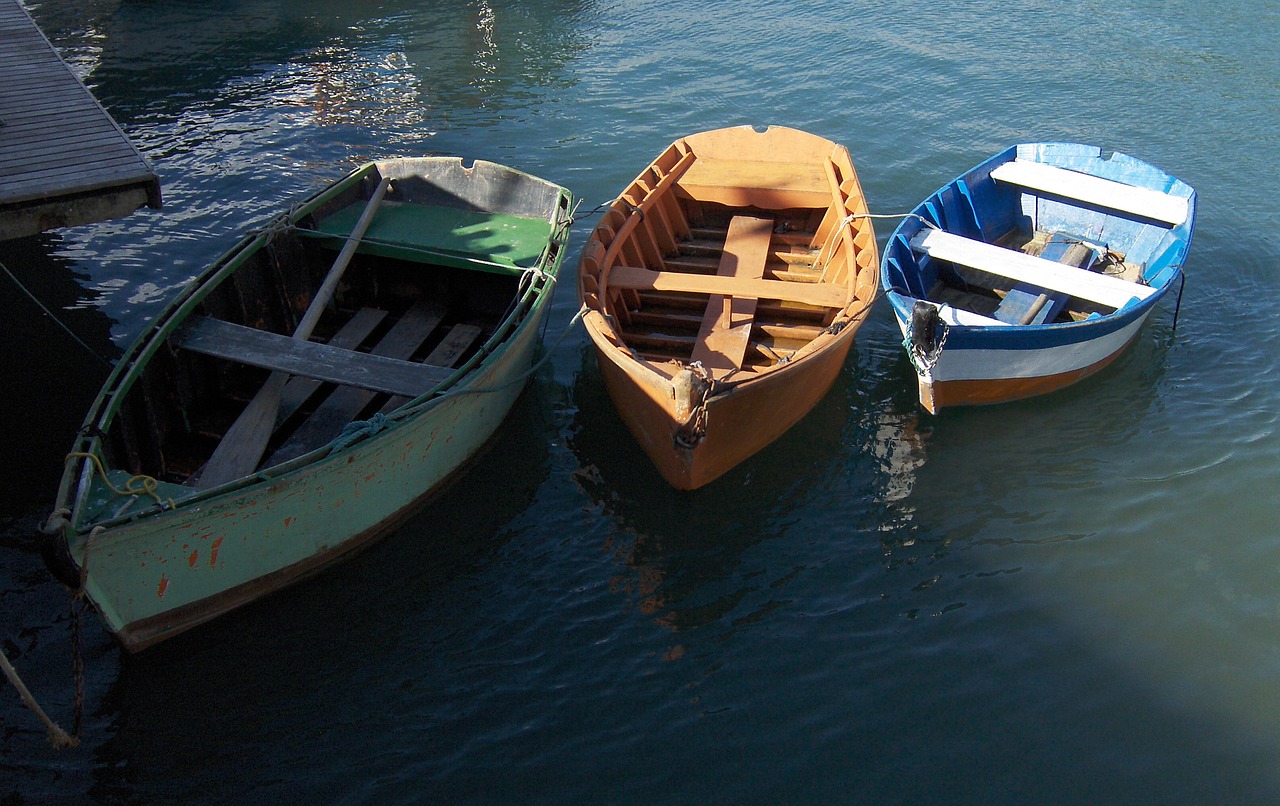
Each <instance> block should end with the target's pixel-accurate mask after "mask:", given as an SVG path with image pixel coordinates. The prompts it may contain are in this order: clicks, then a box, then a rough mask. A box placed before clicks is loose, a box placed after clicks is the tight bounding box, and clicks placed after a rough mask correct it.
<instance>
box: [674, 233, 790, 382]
mask: <svg viewBox="0 0 1280 806" xmlns="http://www.w3.org/2000/svg"><path fill="white" fill-rule="evenodd" d="M772 239H773V220H772V219H769V218H754V217H751V216H734V217H733V219H732V220H731V221H730V222H729V231H728V233H727V234H726V236H725V244H724V252H723V253H722V254H721V256H720V265H719V268H718V269H717V271H716V275H717V276H719V277H733V278H735V279H746V280H759V279H761V278H762V277H763V276H764V265H765V262H766V261H767V260H768V257H769V244H770V243H771V241H772ZM758 301H759V298H758V297H754V296H749V295H742V294H733V295H728V294H712V295H711V298H710V299H709V300H708V301H707V308H706V312H705V313H704V314H703V318H702V326H701V328H700V329H699V331H698V338H697V341H696V342H695V343H694V347H693V356H692V358H693V360H694V361H700V362H702V366H703V367H704V368H705V369H708V370H710V371H711V373H712V375H713V376H715V375H720V374H724V373H726V372H731V371H733V370H736V369H741V368H742V360H743V358H744V357H745V356H746V352H747V343H748V342H749V341H750V338H751V325H752V323H753V322H754V321H755V313H756V304H757V302H758Z"/></svg>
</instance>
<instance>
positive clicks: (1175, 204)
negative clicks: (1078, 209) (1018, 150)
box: [991, 160, 1189, 226]
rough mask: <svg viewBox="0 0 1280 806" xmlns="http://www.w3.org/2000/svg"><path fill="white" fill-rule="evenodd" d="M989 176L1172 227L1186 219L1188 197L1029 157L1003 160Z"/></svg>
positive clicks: (998, 180) (999, 180)
mask: <svg viewBox="0 0 1280 806" xmlns="http://www.w3.org/2000/svg"><path fill="white" fill-rule="evenodd" d="M991 178H992V179H994V180H996V181H997V182H1005V183H1008V184H1011V185H1018V186H1019V187H1025V188H1030V189H1032V190H1039V191H1043V192H1045V193H1050V194H1053V195H1054V196H1062V197H1063V198H1067V199H1075V200H1077V201H1082V202H1085V203H1087V204H1093V205H1097V206H1099V207H1106V208H1107V209H1109V210H1116V211H1118V212H1122V213H1131V214H1133V215H1137V216H1141V217H1143V218H1150V219H1153V220H1155V221H1163V222H1165V223H1167V224H1173V225H1174V226H1177V225H1179V224H1182V223H1183V222H1185V221H1186V220H1187V214H1188V212H1189V208H1188V203H1187V199H1186V198H1185V197H1183V196H1173V195H1170V194H1168V193H1162V192H1160V191H1158V190H1151V189H1150V188H1142V187H1136V186H1134V185H1127V184H1125V183H1124V182H1116V181H1115V180H1112V179H1103V178H1102V177H1100V176H1093V175H1091V174H1085V173H1080V172H1079V171H1070V170H1067V169H1066V168H1059V167H1057V166H1055V165H1046V164H1044V163H1042V162H1034V161H1031V160H1012V161H1010V162H1006V163H1004V164H1002V165H1000V166H998V167H997V168H996V169H995V170H994V171H992V172H991Z"/></svg>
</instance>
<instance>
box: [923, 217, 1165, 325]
mask: <svg viewBox="0 0 1280 806" xmlns="http://www.w3.org/2000/svg"><path fill="white" fill-rule="evenodd" d="M911 248H912V249H914V250H915V251H917V252H923V253H924V254H926V255H928V256H929V257H931V258H936V259H938V260H946V261H949V262H951V263H958V264H960V265H962V266H968V267H970V268H974V269H979V270H981V271H985V272H990V273H992V274H998V275H1000V276H1001V277H1008V278H1010V279H1012V280H1016V281H1018V282H1021V283H1030V284H1033V285H1037V286H1040V287H1041V288H1047V289H1050V290H1052V291H1061V292H1062V293H1064V294H1070V295H1071V296H1073V297H1078V298H1080V299H1087V300H1091V301H1093V302H1097V303H1099V304H1101V305H1108V306H1110V307H1112V308H1121V307H1123V306H1124V305H1125V303H1127V302H1128V301H1129V300H1131V299H1133V298H1134V297H1137V298H1138V299H1146V298H1147V297H1149V296H1151V295H1152V294H1154V293H1156V290H1155V289H1154V288H1151V287H1150V286H1145V285H1140V284H1138V283H1131V282H1129V281H1128V280H1121V279H1119V278H1117V277H1110V276H1108V275H1105V274H1099V273H1097V272H1092V271H1086V270H1084V269H1077V268H1074V267H1072V266H1067V265H1065V264H1062V263H1056V262H1054V261H1052V260H1045V259H1044V258H1039V257H1032V256H1031V255H1027V254H1024V253H1022V252H1016V251H1014V250H1012V249H1005V248H1003V247H999V246H992V245H991V244H986V243H983V242H981V241H975V240H972V239H971V238H963V237H961V236H959V235H952V234H951V233H949V232H944V231H942V230H937V229H929V228H925V229H922V230H920V231H919V232H918V233H916V235H915V237H913V238H912V239H911Z"/></svg>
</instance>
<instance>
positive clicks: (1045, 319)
mask: <svg viewBox="0 0 1280 806" xmlns="http://www.w3.org/2000/svg"><path fill="white" fill-rule="evenodd" d="M1195 208H1196V194H1195V191H1194V190H1193V189H1192V188H1191V187H1190V186H1189V185H1187V184H1186V183H1184V182H1182V181H1180V180H1178V179H1176V178H1175V177H1173V176H1170V175H1169V174H1168V173H1165V172H1164V171H1162V170H1160V169H1159V168H1156V167H1155V166H1153V165H1149V164H1148V163H1145V162H1142V161H1141V160H1137V159H1134V158H1133V157H1129V156H1126V155H1124V154H1120V153H1118V152H1117V153H1114V154H1111V155H1110V156H1109V157H1106V158H1104V157H1103V155H1102V153H1101V150H1100V149H1098V148H1096V147H1094V146H1087V145H1077V144H1073V143H1033V144H1023V145H1018V146H1014V147H1011V148H1009V149H1007V150H1005V151H1003V152H1001V153H999V154H997V155H996V156H994V157H992V158H991V159H989V160H987V161H986V162H984V163H982V164H981V165H978V166H977V167H976V168H973V169H972V170H970V171H967V172H966V173H964V174H962V175H961V176H959V177H957V178H956V179H953V180H952V181H951V182H949V183H947V184H946V185H944V186H943V187H942V188H940V189H939V190H938V191H937V192H935V193H934V194H932V195H931V196H929V197H928V198H927V199H925V200H924V201H923V202H921V203H920V205H919V206H917V207H916V208H915V210H913V211H912V212H913V214H912V215H911V216H909V217H907V218H905V219H904V220H903V222H902V224H900V225H899V226H898V228H897V229H896V230H895V231H894V233H893V235H892V236H891V237H890V239H889V244H888V246H887V247H886V249H885V251H884V258H883V260H882V261H881V266H880V281H881V285H882V286H883V288H884V290H885V292H886V296H887V298H888V299H889V302H890V304H891V305H892V307H893V312H894V316H895V317H896V318H897V320H898V326H899V327H900V328H901V330H902V334H903V337H904V342H903V343H904V346H905V347H906V349H907V353H908V355H909V356H910V358H911V362H912V364H913V365H914V366H915V368H916V372H917V375H918V376H919V384H920V403H921V404H922V405H923V406H924V407H925V408H926V409H928V410H929V411H930V412H934V413H937V412H938V411H939V410H940V409H941V408H943V407H944V406H959V405H972V404H982V403H1001V402H1005V401H1009V400H1017V399H1020V398H1025V397H1030V396H1033V395H1038V394H1044V393H1046V392H1052V391H1054V390H1057V389H1061V388H1062V387H1064V386H1067V385H1069V384H1072V383H1074V382H1076V381H1078V380H1080V379H1082V378H1085V377H1087V376H1089V375H1092V374H1093V373H1095V372H1097V371H1098V370H1100V369H1102V368H1103V367H1105V366H1106V365H1107V364H1109V363H1110V362H1111V361H1113V360H1114V359H1115V358H1116V356H1118V355H1119V354H1120V352H1121V351H1122V350H1123V349H1124V348H1125V347H1126V346H1127V345H1128V344H1129V343H1130V342H1132V341H1133V339H1134V337H1135V336H1136V335H1137V333H1138V330H1139V329H1140V328H1141V327H1142V323H1143V322H1145V321H1146V319H1147V317H1148V316H1149V315H1150V313H1151V311H1152V310H1153V309H1154V308H1155V306H1156V304H1157V303H1158V302H1159V301H1160V299H1161V298H1162V297H1163V296H1164V295H1165V294H1166V293H1167V292H1168V291H1169V289H1170V288H1171V287H1173V286H1174V281H1175V280H1177V281H1178V287H1179V293H1180V292H1181V282H1182V279H1183V274H1182V266H1183V261H1184V260H1185V259H1186V255H1187V250H1188V249H1189V248H1190V245H1191V233H1192V228H1193V223H1194V219H1195Z"/></svg>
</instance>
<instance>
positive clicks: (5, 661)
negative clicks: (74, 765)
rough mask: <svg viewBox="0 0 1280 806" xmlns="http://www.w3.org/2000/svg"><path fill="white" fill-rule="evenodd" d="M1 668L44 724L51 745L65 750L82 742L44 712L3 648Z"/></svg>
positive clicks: (26, 704) (29, 707)
mask: <svg viewBox="0 0 1280 806" xmlns="http://www.w3.org/2000/svg"><path fill="white" fill-rule="evenodd" d="M0 668H3V669H4V675H5V677H7V678H9V682H10V683H12V684H13V687H14V689H16V690H17V692H18V696H19V697H21V698H22V704H23V705H25V706H27V708H28V709H30V711H31V712H32V713H33V714H35V715H36V717H37V718H38V719H39V720H40V722H41V723H42V724H43V725H44V729H45V735H46V736H47V737H48V739H49V744H50V745H52V746H53V747H54V748H55V749H57V750H63V749H66V748H68V747H76V746H77V745H79V744H80V739H79V738H77V737H76V736H72V735H71V734H69V733H67V732H66V731H65V730H63V729H62V728H61V727H59V726H58V723H57V722H54V721H53V720H52V719H50V718H49V715H48V714H46V713H45V712H44V709H43V708H41V707H40V703H38V702H36V699H35V697H32V696H31V691H30V689H28V688H27V686H26V684H25V683H23V682H22V678H21V677H19V676H18V671H17V670H16V669H14V668H13V664H11V663H9V658H8V656H7V655H5V654H4V651H3V650H0Z"/></svg>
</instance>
